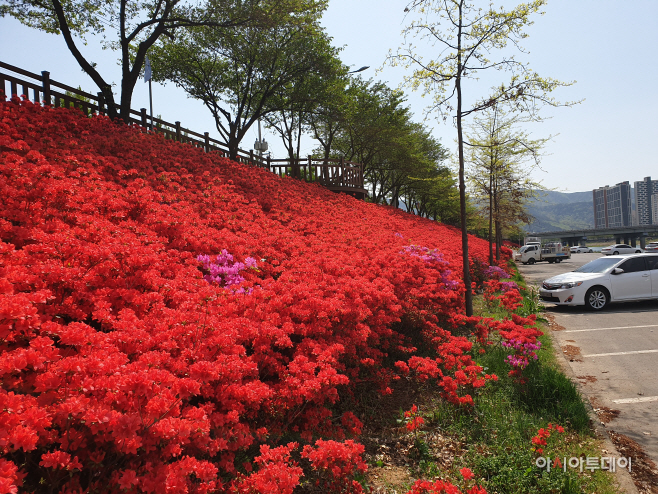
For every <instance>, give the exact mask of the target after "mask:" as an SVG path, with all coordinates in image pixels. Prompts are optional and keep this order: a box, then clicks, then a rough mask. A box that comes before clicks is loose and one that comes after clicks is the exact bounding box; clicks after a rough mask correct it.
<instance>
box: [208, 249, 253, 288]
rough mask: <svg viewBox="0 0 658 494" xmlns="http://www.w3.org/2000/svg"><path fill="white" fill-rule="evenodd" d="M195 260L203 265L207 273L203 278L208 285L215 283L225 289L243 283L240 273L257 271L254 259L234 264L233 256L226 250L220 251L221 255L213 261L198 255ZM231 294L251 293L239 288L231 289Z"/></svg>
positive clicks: (249, 258) (250, 258)
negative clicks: (250, 270)
mask: <svg viewBox="0 0 658 494" xmlns="http://www.w3.org/2000/svg"><path fill="white" fill-rule="evenodd" d="M196 259H197V261H199V262H202V263H203V269H204V271H206V272H207V274H205V275H204V277H203V278H204V279H205V280H206V281H208V283H217V284H218V285H219V286H222V287H225V288H229V287H231V286H233V285H239V284H240V283H242V282H243V281H244V277H243V276H242V275H241V274H240V271H243V270H245V269H257V267H256V266H257V265H256V259H254V258H252V257H247V258H246V259H245V260H244V262H235V261H234V260H233V256H232V255H231V254H229V253H228V251H227V250H226V249H222V252H221V254H219V255H218V256H217V257H216V258H215V260H214V261H212V260H211V258H210V256H208V255H203V254H200V255H198V256H197V258H196ZM233 292H234V293H246V294H249V293H251V292H252V289H251V288H248V289H247V290H245V289H244V288H242V287H240V288H237V289H233Z"/></svg>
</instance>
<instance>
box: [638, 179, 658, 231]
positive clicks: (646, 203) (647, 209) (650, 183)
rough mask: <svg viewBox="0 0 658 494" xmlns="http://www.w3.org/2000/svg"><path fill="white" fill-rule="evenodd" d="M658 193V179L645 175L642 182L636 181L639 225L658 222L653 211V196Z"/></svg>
mask: <svg viewBox="0 0 658 494" xmlns="http://www.w3.org/2000/svg"><path fill="white" fill-rule="evenodd" d="M656 193H658V180H651V177H644V180H642V181H641V182H635V211H637V224H638V225H654V224H658V217H657V216H656V215H655V214H654V213H653V212H652V210H651V207H652V204H651V202H652V196H653V195H654V194H656Z"/></svg>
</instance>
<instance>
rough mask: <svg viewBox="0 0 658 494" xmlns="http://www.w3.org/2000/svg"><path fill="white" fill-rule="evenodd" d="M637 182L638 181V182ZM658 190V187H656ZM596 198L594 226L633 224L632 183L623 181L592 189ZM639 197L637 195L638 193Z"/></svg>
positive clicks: (607, 226)
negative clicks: (611, 185)
mask: <svg viewBox="0 0 658 494" xmlns="http://www.w3.org/2000/svg"><path fill="white" fill-rule="evenodd" d="M636 183H637V182H636ZM656 190H657V191H658V188H657V189H656ZM592 195H593V199H594V228H615V227H620V226H631V225H632V217H633V213H632V210H631V209H632V208H631V184H630V183H629V182H628V181H626V182H621V183H619V184H617V185H615V186H613V187H610V186H609V185H606V186H605V187H599V188H598V189H594V190H593V191H592ZM636 197H637V195H636Z"/></svg>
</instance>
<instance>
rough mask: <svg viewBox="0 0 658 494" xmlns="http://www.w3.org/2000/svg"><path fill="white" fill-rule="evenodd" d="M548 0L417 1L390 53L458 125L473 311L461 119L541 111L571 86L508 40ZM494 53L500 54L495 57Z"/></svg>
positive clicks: (515, 39)
mask: <svg viewBox="0 0 658 494" xmlns="http://www.w3.org/2000/svg"><path fill="white" fill-rule="evenodd" d="M545 1H546V0H532V1H531V2H529V3H523V4H520V5H518V6H517V7H515V8H513V9H511V10H505V9H504V8H503V7H501V8H500V9H496V8H495V7H494V4H493V3H489V4H488V6H486V7H484V8H483V7H480V6H479V5H481V4H482V3H484V2H481V1H476V0H412V1H411V2H410V3H409V5H408V6H407V8H406V9H405V11H407V12H409V15H410V16H413V15H416V16H417V17H416V19H415V20H412V21H411V22H410V24H409V25H408V26H407V27H406V28H405V30H404V35H405V43H406V42H407V40H408V41H409V42H408V43H406V44H405V45H404V46H402V47H401V48H400V49H398V51H397V52H396V53H392V54H391V55H390V56H389V63H391V64H392V65H397V64H401V65H403V66H405V67H407V68H413V72H412V74H411V75H410V76H408V77H407V79H406V83H407V84H408V85H409V86H410V87H412V88H413V89H420V90H422V91H423V93H424V94H427V95H429V96H430V97H431V98H432V101H433V103H432V105H431V107H430V108H429V110H428V111H429V112H437V113H438V114H439V115H440V116H442V117H443V118H444V119H446V118H447V117H452V118H453V119H454V122H455V124H456V127H457V145H458V161H459V195H460V216H461V228H462V251H463V265H464V283H465V285H466V293H465V308H466V313H467V314H468V315H472V314H473V294H472V290H471V283H470V263H469V257H468V234H467V211H466V209H467V207H466V206H467V205H466V181H465V178H464V140H463V123H462V119H464V118H465V117H467V116H468V115H470V114H472V113H474V112H477V111H481V110H484V109H486V108H489V107H491V106H493V105H494V104H501V103H507V104H509V105H511V106H512V107H514V108H515V109H518V110H521V111H525V112H529V113H530V114H532V115H536V114H537V113H536V112H537V110H538V109H539V107H541V106H542V105H543V104H549V105H558V104H559V103H557V102H556V101H554V100H553V99H552V98H551V97H550V96H549V94H550V93H551V92H552V91H553V90H554V89H556V88H558V87H560V86H564V85H567V84H565V83H562V82H560V81H557V80H554V79H546V78H542V77H540V76H539V75H537V74H536V73H534V72H532V71H531V70H530V69H529V67H528V65H527V64H525V63H522V62H519V61H517V60H516V59H515V58H514V56H513V55H510V51H509V50H506V48H507V47H508V44H510V43H511V44H512V45H513V46H514V47H516V48H519V49H520V50H522V48H521V47H520V45H519V42H520V41H521V40H522V39H523V38H525V37H527V34H526V33H525V32H524V28H525V27H526V26H528V25H530V24H532V22H531V21H530V16H531V15H532V14H535V13H538V12H539V11H540V9H541V7H542V6H543V5H544V4H545ZM413 38H420V39H421V40H422V41H425V42H427V43H429V44H430V46H432V48H433V49H434V50H435V53H436V58H433V59H430V60H425V59H424V58H423V57H422V55H421V54H420V53H419V52H418V50H417V47H416V45H414V43H413V42H411V39H413ZM492 53H497V54H499V58H498V59H496V60H493V59H490V58H489V57H490V56H492ZM489 69H498V70H501V71H507V72H509V73H511V78H510V80H509V82H506V83H503V84H501V85H499V86H497V87H495V88H493V89H492V91H491V92H489V94H487V95H486V96H484V97H480V98H479V99H478V98H477V95H476V97H474V98H470V99H468V101H469V102H472V103H471V104H467V100H466V99H465V97H464V96H465V95H464V93H463V82H464V80H466V79H473V80H475V79H477V78H478V77H479V76H480V75H481V73H482V72H483V71H486V70H489Z"/></svg>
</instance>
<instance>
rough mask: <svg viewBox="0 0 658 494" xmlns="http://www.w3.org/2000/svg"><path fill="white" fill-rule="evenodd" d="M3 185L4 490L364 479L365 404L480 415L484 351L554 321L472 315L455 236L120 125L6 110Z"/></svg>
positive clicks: (277, 485) (480, 275) (475, 253)
mask: <svg viewBox="0 0 658 494" xmlns="http://www.w3.org/2000/svg"><path fill="white" fill-rule="evenodd" d="M0 197H1V200H0V208H1V209H2V212H1V214H0V345H1V346H0V375H1V379H2V389H1V390H0V402H2V403H1V405H0V448H1V449H2V456H1V458H0V490H1V491H2V492H16V491H17V489H18V490H20V491H21V492H22V491H25V492H45V491H43V485H48V486H50V487H49V490H48V492H71V493H72V492H148V493H159V492H168V493H186V492H239V493H248V492H263V493H265V492H267V493H274V492H292V490H293V489H294V488H295V487H296V486H298V485H299V484H300V482H303V481H304V478H305V476H306V477H308V476H309V475H311V474H312V475H314V476H315V477H314V478H318V479H321V480H322V482H325V485H326V486H327V489H329V488H332V489H335V490H339V491H340V490H353V491H355V492H356V491H358V490H359V489H360V485H359V484H358V483H356V482H352V478H353V475H354V474H355V473H356V472H357V471H363V470H364V469H365V468H366V465H365V464H364V463H363V461H362V457H361V454H362V452H363V447H362V446H361V445H360V444H359V442H358V436H359V434H360V431H361V429H362V427H363V420H364V418H363V417H358V416H357V415H356V414H355V413H353V412H352V411H351V410H349V409H346V406H345V403H346V402H347V401H346V399H347V397H353V395H354V393H355V392H356V390H357V389H359V387H363V386H366V387H369V388H376V389H377V390H378V392H380V393H383V394H389V393H391V392H392V387H394V386H393V384H392V383H394V382H395V380H396V379H399V378H400V377H401V376H405V377H411V378H417V379H421V380H428V379H429V380H433V381H434V382H435V383H436V385H437V386H438V387H439V388H440V390H441V392H442V395H443V397H444V398H445V399H446V400H448V401H450V402H452V403H454V406H457V407H459V406H465V407H468V406H469V404H471V403H472V393H473V390H474V389H475V388H478V387H482V386H484V385H486V382H487V380H489V379H494V378H495V376H490V375H487V374H485V373H484V371H483V369H482V368H481V367H479V366H478V365H476V363H475V361H474V357H473V354H472V351H473V345H474V343H475V342H476V341H479V342H480V343H485V344H484V345H480V347H481V348H484V347H486V342H487V340H488V338H489V335H490V331H492V330H497V331H498V334H501V335H503V338H505V339H507V340H508V341H510V342H512V343H509V346H510V348H517V349H518V348H521V350H519V352H520V353H518V356H517V358H519V359H523V358H524V355H525V354H524V353H522V352H523V351H525V350H524V348H527V346H526V347H524V344H525V343H526V342H529V343H532V342H534V338H535V336H536V334H538V332H537V331H536V330H534V329H532V326H533V320H528V319H523V318H520V317H516V316H515V318H514V319H513V320H510V321H505V322H503V323H496V322H494V321H484V320H481V319H478V318H467V317H465V316H464V313H463V310H462V304H463V302H462V294H463V291H464V287H463V283H462V281H461V279H460V277H459V273H460V272H461V270H462V268H461V240H460V235H459V232H458V231H457V230H455V229H454V228H451V227H447V226H444V225H441V224H438V223H436V222H432V221H430V220H427V219H422V218H419V217H416V216H413V215H410V214H407V213H404V212H402V211H399V210H395V209H392V208H388V207H382V206H378V205H374V204H369V203H366V202H360V201H357V200H355V199H353V198H351V197H348V196H345V195H338V194H334V193H332V192H329V191H326V190H324V189H322V188H321V187H320V186H318V185H315V184H307V183H304V182H302V181H299V180H295V179H290V178H279V177H277V176H275V175H274V174H271V173H269V172H267V171H264V170H261V169H258V168H252V167H248V166H244V165H239V164H237V163H234V162H231V161H229V160H227V159H224V158H221V157H220V156H218V155H216V154H214V153H210V154H205V153H203V152H202V151H201V150H198V149H195V148H193V147H191V146H189V145H184V144H180V143H176V142H173V141H166V140H164V139H163V138H162V137H160V136H157V135H151V134H146V133H142V132H141V131H140V130H139V129H135V128H130V127H128V126H125V125H115V124H114V123H112V122H111V121H110V120H109V119H108V118H106V117H100V116H96V117H92V118H87V117H84V116H82V114H81V113H79V112H77V111H71V110H65V109H43V108H41V107H40V106H35V105H33V104H31V103H29V102H18V101H17V100H14V101H12V102H5V103H0ZM470 242H471V243H470V251H471V255H472V260H473V279H474V280H476V282H477V284H478V285H479V286H480V287H483V288H486V289H487V290H489V291H490V292H491V297H496V296H498V297H500V300H501V303H505V304H511V305H512V306H513V304H515V303H518V298H517V297H516V295H518V292H517V291H516V290H514V289H513V288H511V289H507V290H503V291H502V292H501V290H500V288H501V286H500V283H498V284H497V285H495V283H494V284H492V282H488V284H486V285H485V284H484V283H485V282H486V281H487V280H488V278H490V277H492V276H493V277H494V278H495V277H496V273H500V272H501V269H500V268H499V267H495V268H491V267H489V266H488V265H487V263H486V259H487V252H488V250H487V249H488V247H487V244H486V243H485V241H483V240H479V239H476V238H471V240H470ZM506 252H507V253H509V251H506ZM502 267H504V266H502ZM494 285H495V286H494ZM501 293H502V295H499V294H501ZM482 351H484V350H482ZM351 399H353V398H351ZM426 484H427V485H426V486H425V487H423V486H421V485H420V484H419V486H418V487H417V491H414V492H426V490H427V489H429V488H430V487H427V486H430V483H426ZM423 485H425V484H423ZM442 485H443V484H442ZM445 485H446V486H449V484H448V483H445ZM448 488H449V487H446V489H448ZM450 488H451V487H450ZM423 489H426V490H423ZM455 489H456V488H455ZM474 489H475V488H474ZM432 492H443V491H440V490H438V487H437V488H436V490H435V491H432ZM446 492H453V491H447V490H446ZM454 492H456V491H454ZM472 492H481V491H480V490H477V491H476V490H473V491H472Z"/></svg>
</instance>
